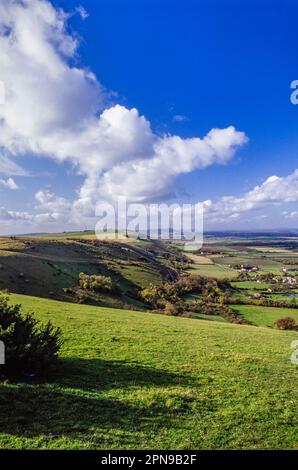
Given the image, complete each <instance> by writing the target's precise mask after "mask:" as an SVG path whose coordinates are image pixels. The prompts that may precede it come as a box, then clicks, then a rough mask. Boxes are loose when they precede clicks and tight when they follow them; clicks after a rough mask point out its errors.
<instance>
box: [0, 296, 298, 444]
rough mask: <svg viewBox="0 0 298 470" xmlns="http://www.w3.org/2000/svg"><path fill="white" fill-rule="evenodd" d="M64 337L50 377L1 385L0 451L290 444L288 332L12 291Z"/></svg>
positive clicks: (292, 373)
mask: <svg viewBox="0 0 298 470" xmlns="http://www.w3.org/2000/svg"><path fill="white" fill-rule="evenodd" d="M11 299H12V301H14V302H21V303H22V304H23V306H24V308H25V310H27V311H28V310H30V311H31V310H33V311H35V312H36V315H37V317H38V318H40V319H41V320H42V321H47V320H52V321H53V322H54V324H55V325H57V326H61V327H62V329H63V333H64V339H65V343H64V347H63V351H62V359H63V362H62V366H61V369H60V371H59V373H57V374H56V376H54V377H52V379H51V381H50V382H48V383H44V384H39V385H34V384H28V383H26V384H25V383H15V384H13V383H4V382H3V383H2V384H1V385H0V387H1V393H0V419H1V428H0V447H1V448H6V449H12V448H19V449H20V448H26V449H28V448H35V449H78V448H80V449H118V448H120V449H135V448H138V449H143V448H144V449H168V448H171V449H294V448H297V447H298V445H297V416H298V410H297V366H293V365H292V364H291V363H290V354H291V349H290V344H291V342H292V340H293V339H295V338H297V333H293V332H284V331H278V330H273V329H270V328H261V327H258V328H257V327H253V326H239V325H232V324H228V323H219V322H216V321H214V322H211V321H206V320H193V319H186V318H177V317H167V316H162V315H154V314H150V313H139V312H132V311H125V310H115V309H108V308H100V307H90V306H82V305H74V304H69V303H63V302H58V301H52V300H46V299H38V298H33V297H25V296H21V295H13V296H12V297H11Z"/></svg>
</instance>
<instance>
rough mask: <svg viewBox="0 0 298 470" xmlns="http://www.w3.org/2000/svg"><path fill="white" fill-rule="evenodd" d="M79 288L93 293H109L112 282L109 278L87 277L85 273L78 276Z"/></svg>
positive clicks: (111, 288) (99, 276)
mask: <svg viewBox="0 0 298 470" xmlns="http://www.w3.org/2000/svg"><path fill="white" fill-rule="evenodd" d="M79 286H80V288H81V289H83V290H89V291H95V292H101V291H103V292H111V291H112V290H113V287H114V286H113V282H112V279H111V278H110V277H109V276H101V275H95V274H92V275H89V274H85V273H80V274H79Z"/></svg>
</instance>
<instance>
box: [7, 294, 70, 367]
mask: <svg viewBox="0 0 298 470" xmlns="http://www.w3.org/2000/svg"><path fill="white" fill-rule="evenodd" d="M0 340H1V341H2V342H3V343H4V346H5V365H2V366H0V374H2V375H4V376H19V375H21V374H33V375H36V376H44V375H45V374H46V372H48V371H49V369H51V368H52V367H54V366H56V365H57V363H58V354H59V351H60V348H61V346H62V332H61V330H60V328H55V327H54V326H53V325H52V323H51V322H48V323H47V324H45V325H43V324H41V323H40V322H39V321H38V320H36V319H35V318H34V316H33V314H32V313H29V314H22V313H21V305H10V304H9V298H8V296H4V295H0Z"/></svg>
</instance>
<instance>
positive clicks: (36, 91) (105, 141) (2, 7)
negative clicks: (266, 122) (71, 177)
mask: <svg viewBox="0 0 298 470" xmlns="http://www.w3.org/2000/svg"><path fill="white" fill-rule="evenodd" d="M79 13H80V15H81V16H82V17H84V18H85V17H86V15H87V13H86V12H85V11H84V10H83V9H80V10H79ZM68 17H69V15H67V14H66V13H65V12H64V11H62V10H61V9H57V8H54V6H53V5H52V3H51V2H50V1H48V0H22V1H18V0H6V1H5V2H1V4H0V80H2V81H3V83H4V85H5V104H4V105H1V106H0V150H1V151H2V155H4V157H2V158H4V160H3V162H4V163H5V162H6V167H7V169H9V165H8V163H7V159H8V158H9V161H10V162H11V166H10V168H11V170H12V171H13V169H15V170H16V171H19V172H20V171H21V169H20V168H19V166H17V165H16V163H15V162H14V160H13V159H14V158H15V157H16V156H22V155H23V154H26V153H27V152H30V153H32V154H35V155H37V156H45V157H48V158H53V159H55V160H57V161H69V162H71V164H72V165H73V166H74V167H76V168H77V170H78V171H79V172H80V173H81V174H82V175H84V176H85V182H84V184H83V186H82V188H81V190H80V193H79V197H78V200H77V201H76V202H75V209H76V210H83V211H84V212H86V213H89V212H92V210H94V207H95V203H96V202H97V201H98V199H102V198H104V199H113V198H114V197H115V196H119V195H126V196H128V197H129V198H131V199H133V200H136V201H140V200H141V201H145V200H150V199H152V198H153V197H155V198H157V199H158V198H164V197H165V196H166V195H167V194H169V193H170V192H172V191H173V183H174V181H175V178H176V177H177V176H178V175H180V174H183V173H189V172H191V171H194V170H196V169H200V168H204V167H206V166H208V165H212V164H224V163H226V162H227V161H228V160H229V159H230V158H232V157H233V155H234V152H235V150H236V149H237V148H238V147H240V146H241V145H243V144H244V143H245V142H246V141H247V138H246V136H245V134H244V133H243V132H238V131H237V130H236V129H235V128H234V127H233V126H230V127H227V128H226V129H212V130H211V131H210V132H209V133H208V134H207V135H206V136H205V137H203V138H199V137H194V138H189V139H182V138H181V137H179V136H175V135H165V136H160V135H157V134H156V133H154V132H153V131H152V129H151V125H150V123H149V121H148V120H147V119H146V118H145V117H144V116H142V115H141V114H140V113H139V112H138V110H136V109H134V108H133V109H127V108H125V107H124V106H121V105H114V106H110V107H108V105H107V101H106V100H107V95H108V94H107V93H106V92H105V90H104V88H103V87H102V86H101V84H100V82H99V81H98V80H97V78H96V77H95V75H94V74H93V73H92V72H91V71H90V70H89V69H88V68H83V67H80V66H78V61H79V59H78V56H77V48H78V40H77V37H76V36H75V35H74V34H70V32H69V31H68V29H67V20H68ZM0 171H1V158H0ZM12 174H13V173H12ZM40 197H41V196H40Z"/></svg>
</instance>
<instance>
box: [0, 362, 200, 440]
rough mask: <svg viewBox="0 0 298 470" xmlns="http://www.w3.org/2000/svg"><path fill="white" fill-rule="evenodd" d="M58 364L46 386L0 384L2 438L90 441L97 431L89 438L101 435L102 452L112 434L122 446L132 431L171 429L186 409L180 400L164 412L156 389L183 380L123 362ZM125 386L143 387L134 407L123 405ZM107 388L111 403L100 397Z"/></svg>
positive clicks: (187, 380) (185, 402)
mask: <svg viewBox="0 0 298 470" xmlns="http://www.w3.org/2000/svg"><path fill="white" fill-rule="evenodd" d="M63 363H64V366H63V368H62V369H61V371H60V373H59V375H57V376H56V377H55V378H53V379H54V380H53V379H52V381H51V382H50V383H46V384H45V383H43V384H35V385H33V384H24V383H21V384H20V383H19V384H5V385H4V384H3V385H1V384H0V419H1V432H2V433H7V434H10V435H15V436H19V437H23V438H26V437H27V438H34V437H37V436H39V437H41V438H43V439H46V440H48V439H50V440H51V439H57V438H59V437H63V438H71V439H75V440H78V441H79V442H83V441H87V440H88V442H90V439H91V440H92V439H93V437H92V436H94V430H97V432H96V433H95V434H96V436H97V437H96V438H95V439H98V432H99V433H102V439H103V442H104V443H105V445H106V446H107V447H108V446H109V444H110V445H111V442H114V441H113V439H114V437H113V436H115V435H116V436H118V438H120V436H121V445H122V446H124V445H128V444H129V443H130V441H131V439H132V438H134V442H135V439H136V436H135V433H136V432H137V433H138V432H145V433H150V434H151V433H152V432H154V431H155V430H156V432H157V431H158V430H160V429H161V428H163V429H165V428H169V427H171V428H172V427H173V426H175V424H174V421H175V420H176V419H177V417H178V416H179V415H180V416H181V415H182V414H183V413H185V412H187V411H189V406H191V401H192V400H191V399H190V398H189V397H183V396H182V397H181V396H180V397H178V398H177V401H176V402H175V406H174V407H172V408H171V407H170V408H169V406H168V405H167V403H166V399H167V397H163V393H164V390H163V391H161V392H160V393H159V392H158V387H159V386H160V387H165V386H173V385H180V386H187V385H190V380H191V379H190V378H188V377H184V376H179V375H175V374H172V373H169V372H167V371H163V370H158V369H151V368H144V367H141V366H138V365H136V364H126V363H125V362H124V361H118V362H108V361H102V360H83V359H74V360H66V361H63ZM62 371H63V374H62ZM130 387H144V394H142V395H141V401H140V399H139V398H138V396H140V395H138V394H137V398H135V399H137V402H136V401H135V399H134V402H132V401H130V400H127V393H126V392H127V390H129V388H130ZM150 387H153V388H154V389H155V390H153V392H154V393H155V396H153V398H152V395H151V396H149V397H147V398H148V400H147V401H146V399H145V400H144V396H146V393H148V390H149V388H150ZM111 389H115V390H116V391H117V398H114V397H109V396H108V397H107V396H103V395H104V392H105V391H109V390H111ZM101 392H102V393H101ZM141 393H142V392H141ZM149 395H150V393H149ZM118 397H119V399H118ZM115 433H116V434H115ZM133 434H134V436H133ZM97 444H98V443H94V447H96V445H97Z"/></svg>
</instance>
